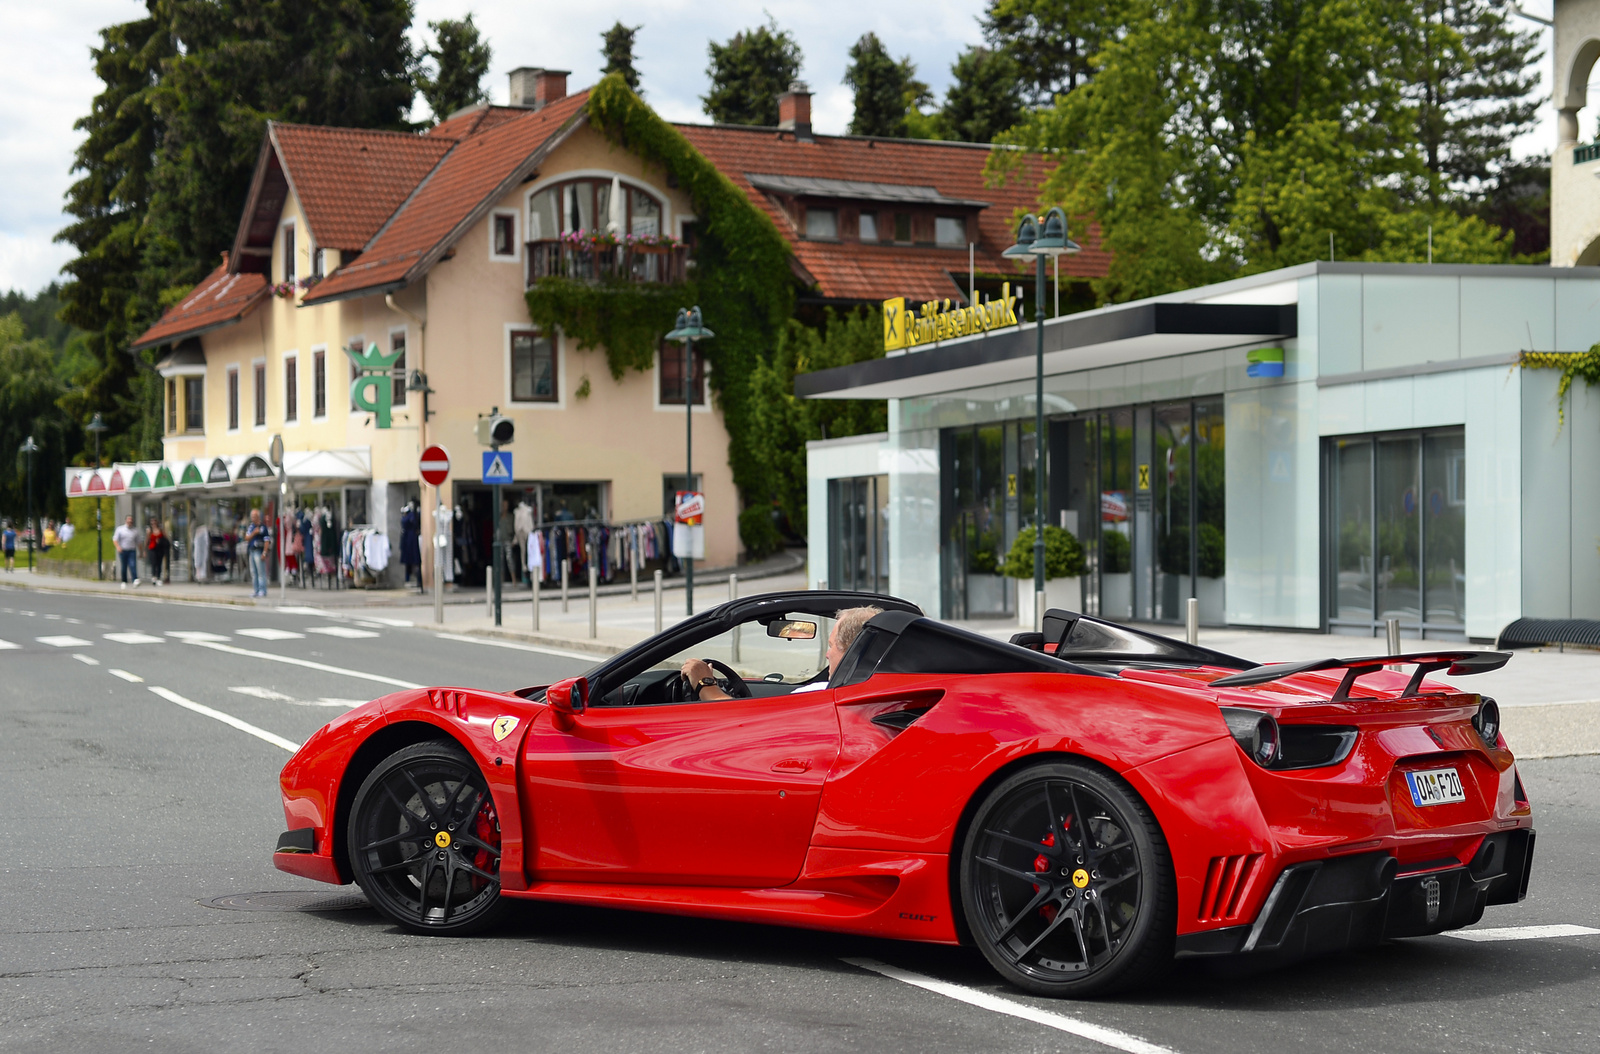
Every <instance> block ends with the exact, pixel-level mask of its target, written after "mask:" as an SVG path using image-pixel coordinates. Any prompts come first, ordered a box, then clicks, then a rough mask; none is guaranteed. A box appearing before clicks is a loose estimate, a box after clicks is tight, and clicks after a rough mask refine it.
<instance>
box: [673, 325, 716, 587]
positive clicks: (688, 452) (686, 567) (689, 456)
mask: <svg viewBox="0 0 1600 1054" xmlns="http://www.w3.org/2000/svg"><path fill="white" fill-rule="evenodd" d="M714 336H716V334H715V333H713V332H711V331H710V330H709V329H707V328H706V327H705V324H704V323H703V322H702V321H701V318H700V308H699V306H698V305H696V306H695V307H692V308H687V309H685V308H679V309H678V324H677V325H676V326H675V327H674V328H673V329H672V331H671V332H670V333H668V334H667V338H666V339H668V340H675V341H678V342H679V343H681V344H682V345H683V421H684V424H683V460H684V465H683V486H684V489H686V490H693V489H694V342H695V341H697V340H709V339H710V338H712V337H714ZM689 552H690V554H691V555H689V556H684V557H681V559H682V560H683V603H684V611H685V614H688V615H693V614H694V556H693V553H694V550H693V549H692V548H691V549H690V550H689Z"/></svg>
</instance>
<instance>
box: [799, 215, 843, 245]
mask: <svg viewBox="0 0 1600 1054" xmlns="http://www.w3.org/2000/svg"><path fill="white" fill-rule="evenodd" d="M806 237H807V238H821V239H826V240H829V241H836V240H837V239H838V237H839V210H838V209H816V208H808V209H806Z"/></svg>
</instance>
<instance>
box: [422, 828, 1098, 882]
mask: <svg viewBox="0 0 1600 1054" xmlns="http://www.w3.org/2000/svg"><path fill="white" fill-rule="evenodd" d="M433 844H434V845H436V846H438V847H439V848H440V849H449V848H450V832H449V831H440V832H439V833H438V834H436V835H434V836H433ZM1078 874H1080V875H1081V874H1083V872H1081V871H1080V872H1078ZM1083 880H1084V881H1085V882H1087V881H1089V878H1088V876H1087V875H1085V876H1084V879H1083ZM1073 881H1074V882H1076V881H1077V877H1076V876H1074V877H1073Z"/></svg>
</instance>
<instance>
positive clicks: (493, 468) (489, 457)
mask: <svg viewBox="0 0 1600 1054" xmlns="http://www.w3.org/2000/svg"><path fill="white" fill-rule="evenodd" d="M483 481H484V482H485V483H510V482H511V452H510V451H509V450H485V451H484V452H483Z"/></svg>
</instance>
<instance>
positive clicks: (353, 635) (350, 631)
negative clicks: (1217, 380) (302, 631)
mask: <svg viewBox="0 0 1600 1054" xmlns="http://www.w3.org/2000/svg"><path fill="white" fill-rule="evenodd" d="M306 632H307V633H321V634H322V635H323V636H326V637H343V638H344V639H346V640H359V639H361V638H362V637H376V636H378V634H376V633H374V632H372V630H370V629H356V628H355V627H354V626H307V627H306Z"/></svg>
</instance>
